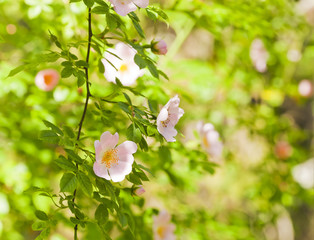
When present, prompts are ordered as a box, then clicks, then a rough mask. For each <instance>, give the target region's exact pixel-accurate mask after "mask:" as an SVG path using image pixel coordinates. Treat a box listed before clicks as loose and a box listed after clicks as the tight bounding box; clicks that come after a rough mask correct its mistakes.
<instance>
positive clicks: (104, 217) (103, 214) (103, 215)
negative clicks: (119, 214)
mask: <svg viewBox="0 0 314 240" xmlns="http://www.w3.org/2000/svg"><path fill="white" fill-rule="evenodd" d="M108 217H109V214H108V210H107V208H106V206H105V205H104V204H100V205H99V206H98V207H97V209H96V211H95V219H96V220H97V221H98V222H99V224H104V223H106V222H107V221H108Z"/></svg>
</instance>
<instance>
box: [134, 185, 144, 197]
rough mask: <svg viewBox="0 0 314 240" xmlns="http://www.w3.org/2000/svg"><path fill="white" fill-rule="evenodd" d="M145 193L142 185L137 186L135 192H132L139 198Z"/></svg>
mask: <svg viewBox="0 0 314 240" xmlns="http://www.w3.org/2000/svg"><path fill="white" fill-rule="evenodd" d="M145 192H146V191H145V189H144V188H143V186H142V185H139V186H138V188H136V190H135V191H134V193H135V195H136V196H140V195H142V194H144V193H145Z"/></svg>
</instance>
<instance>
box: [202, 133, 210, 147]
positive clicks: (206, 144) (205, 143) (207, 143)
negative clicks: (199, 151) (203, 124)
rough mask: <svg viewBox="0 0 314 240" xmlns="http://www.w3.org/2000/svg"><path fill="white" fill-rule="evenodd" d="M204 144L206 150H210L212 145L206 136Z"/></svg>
mask: <svg viewBox="0 0 314 240" xmlns="http://www.w3.org/2000/svg"><path fill="white" fill-rule="evenodd" d="M203 143H204V146H205V147H206V148H209V147H210V144H209V142H208V140H207V137H206V136H204V137H203Z"/></svg>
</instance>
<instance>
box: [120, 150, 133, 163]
mask: <svg viewBox="0 0 314 240" xmlns="http://www.w3.org/2000/svg"><path fill="white" fill-rule="evenodd" d="M118 157H119V161H121V162H125V163H129V164H131V165H132V164H133V162H134V157H133V155H132V154H125V155H122V156H121V155H119V152H118Z"/></svg>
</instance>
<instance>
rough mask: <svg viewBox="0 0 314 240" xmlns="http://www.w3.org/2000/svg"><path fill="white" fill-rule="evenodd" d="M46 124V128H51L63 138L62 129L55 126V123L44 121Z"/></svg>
mask: <svg viewBox="0 0 314 240" xmlns="http://www.w3.org/2000/svg"><path fill="white" fill-rule="evenodd" d="M43 122H44V124H45V125H46V127H49V128H51V130H53V131H54V132H56V133H58V134H59V135H61V136H63V132H62V131H61V129H60V128H58V127H57V126H56V125H54V124H53V123H51V122H49V121H47V120H43Z"/></svg>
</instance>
